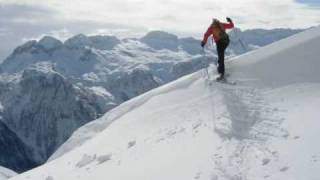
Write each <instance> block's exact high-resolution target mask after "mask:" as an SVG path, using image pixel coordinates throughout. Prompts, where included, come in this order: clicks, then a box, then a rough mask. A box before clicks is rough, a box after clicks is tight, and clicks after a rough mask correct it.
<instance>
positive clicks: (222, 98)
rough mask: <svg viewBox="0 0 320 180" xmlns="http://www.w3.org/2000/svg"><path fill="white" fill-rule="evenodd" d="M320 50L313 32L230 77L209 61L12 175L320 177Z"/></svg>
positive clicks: (255, 58)
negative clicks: (221, 78)
mask: <svg viewBox="0 0 320 180" xmlns="http://www.w3.org/2000/svg"><path fill="white" fill-rule="evenodd" d="M304 47H307V48H304ZM319 47H320V28H314V29H311V30H309V31H307V32H303V33H301V34H298V35H296V36H293V37H291V38H288V39H285V40H283V41H280V42H278V43H275V44H272V45H270V46H268V47H265V48H261V49H259V50H257V51H255V52H252V53H249V54H246V55H244V56H241V57H238V58H235V59H233V60H231V61H229V62H228V63H227V67H228V68H227V72H229V73H230V75H229V77H228V81H227V82H225V83H219V82H216V81H214V80H212V79H213V78H214V76H215V68H214V67H210V68H209V69H208V71H207V70H205V69H204V70H201V71H199V72H196V73H194V74H191V75H188V76H185V77H183V78H180V79H179V80H177V81H174V82H172V83H169V84H167V85H164V86H162V87H160V88H157V89H154V90H152V91H149V92H148V93H145V94H143V95H141V96H138V97H136V98H133V99H131V100H129V101H127V102H126V103H123V104H122V105H120V106H118V107H117V108H115V109H113V110H111V111H110V112H108V113H106V114H105V115H104V116H103V117H101V118H100V119H98V120H96V121H93V122H91V123H89V124H88V125H85V126H84V127H82V128H80V129H79V130H78V131H77V132H76V133H75V134H74V136H73V137H72V138H71V139H69V141H68V142H67V143H65V144H64V145H63V146H62V148H63V149H61V150H60V155H62V154H63V151H68V150H71V149H72V148H70V144H72V145H76V143H79V146H77V148H75V149H73V150H72V151H69V153H67V154H65V155H64V156H60V157H59V158H57V159H55V160H53V161H51V162H49V163H47V164H45V165H43V166H41V167H39V168H37V169H34V170H31V171H29V172H26V173H24V174H21V175H19V176H16V177H14V178H13V180H20V179H28V178H30V179H34V180H38V179H39V180H41V179H46V178H47V179H59V180H64V179H66V180H67V179H68V180H70V179H80V180H81V179H83V180H85V179H103V178H110V179H119V180H121V179H140V180H141V179H155V180H157V179H159V180H160V179H203V180H205V179H222V180H230V179H266V178H267V179H272V180H280V179H297V180H298V179H319V178H320V176H319V173H318V170H319V168H320V163H319V162H320V161H319V155H320V145H319V144H318V143H316V142H317V139H318V136H319V130H318V127H319V126H320V122H319V121H318V119H319V117H320V113H319V111H318V106H319V105H320V91H319V88H320V74H319V71H317V70H316V69H315V68H314V67H319V66H320V61H318V49H319ZM299 54H300V55H299ZM301 56H303V57H304V59H303V60H304V65H301ZM274 63H277V66H275V64H274ZM280 69H281V71H278V70H280ZM231 82H235V83H236V84H235V85H234V84H233V83H231ZM302 124H303V125H302ZM68 144H69V146H68ZM57 157H58V156H57Z"/></svg>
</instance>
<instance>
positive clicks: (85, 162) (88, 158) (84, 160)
mask: <svg viewBox="0 0 320 180" xmlns="http://www.w3.org/2000/svg"><path fill="white" fill-rule="evenodd" d="M96 158H97V157H96V155H93V156H92V155H87V154H84V155H83V156H82V158H81V160H80V161H79V162H78V163H77V164H76V166H77V167H78V168H82V167H84V166H86V165H88V164H90V163H92V162H93V161H94V160H96Z"/></svg>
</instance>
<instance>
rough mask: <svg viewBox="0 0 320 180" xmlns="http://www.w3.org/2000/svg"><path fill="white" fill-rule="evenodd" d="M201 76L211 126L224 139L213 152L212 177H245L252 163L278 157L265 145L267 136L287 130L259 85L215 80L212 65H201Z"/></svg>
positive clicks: (232, 179)
mask: <svg viewBox="0 0 320 180" xmlns="http://www.w3.org/2000/svg"><path fill="white" fill-rule="evenodd" d="M202 76H203V78H204V79H205V83H206V85H207V88H209V90H210V98H211V102H212V117H213V118H212V121H213V125H212V126H213V127H212V129H213V131H215V132H216V133H217V134H218V135H219V136H220V137H221V138H222V139H223V140H224V141H225V143H224V145H223V146H221V147H219V148H218V149H217V152H216V153H215V154H214V155H213V156H212V161H213V167H214V171H213V174H214V175H212V180H216V179H219V180H220V178H223V180H247V179H248V178H247V174H248V173H249V171H250V168H252V167H253V166H254V165H255V164H259V163H260V164H262V165H266V164H268V163H269V162H270V161H271V159H277V153H276V152H274V151H272V150H270V149H269V148H268V146H267V140H268V137H271V136H273V137H280V138H286V137H287V136H288V132H287V131H286V130H284V129H281V128H280V125H281V123H282V121H283V119H281V117H279V116H278V115H277V111H279V110H278V109H276V108H272V107H271V105H269V104H267V102H266V101H265V100H264V96H263V90H262V89H256V88H253V87H249V86H245V85H242V84H240V85H239V84H236V85H234V84H230V83H221V82H217V81H215V80H212V79H211V78H212V76H213V72H212V69H209V70H208V69H204V70H203V71H202ZM217 98H220V99H221V101H219V100H217ZM216 102H221V103H220V104H217V103H216ZM216 112H222V113H219V114H218V113H216ZM223 151H224V153H221V152H223ZM221 154H225V155H226V156H223V155H221ZM251 161H252V162H251ZM251 165H253V166H251ZM266 176H267V175H266ZM218 177H219V178H218Z"/></svg>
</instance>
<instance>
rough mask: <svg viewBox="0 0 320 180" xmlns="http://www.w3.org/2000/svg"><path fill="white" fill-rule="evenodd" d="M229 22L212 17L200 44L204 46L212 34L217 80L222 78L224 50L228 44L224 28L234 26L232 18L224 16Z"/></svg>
mask: <svg viewBox="0 0 320 180" xmlns="http://www.w3.org/2000/svg"><path fill="white" fill-rule="evenodd" d="M226 19H227V21H228V22H229V23H222V22H220V21H219V20H218V19H215V18H214V19H213V21H212V24H211V25H210V26H209V28H208V30H207V32H206V33H205V34H204V37H203V40H202V42H201V46H202V47H204V46H205V45H206V43H207V41H208V38H209V37H210V36H211V35H212V37H213V39H214V41H215V43H216V47H217V52H218V73H219V74H220V76H219V77H218V78H217V80H222V79H223V78H224V71H225V70H224V52H225V50H226V48H227V47H228V45H229V41H230V40H229V36H228V34H227V33H226V29H232V28H234V24H233V22H232V20H231V19H230V18H229V17H227V18H226Z"/></svg>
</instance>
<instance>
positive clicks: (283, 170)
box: [280, 166, 289, 172]
mask: <svg viewBox="0 0 320 180" xmlns="http://www.w3.org/2000/svg"><path fill="white" fill-rule="evenodd" d="M288 169H289V167H288V166H285V167H283V168H281V169H280V171H281V172H286V171H287V170H288Z"/></svg>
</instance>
